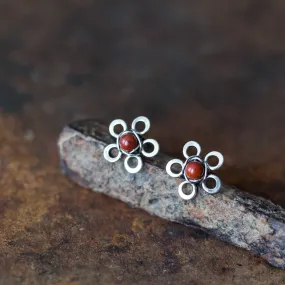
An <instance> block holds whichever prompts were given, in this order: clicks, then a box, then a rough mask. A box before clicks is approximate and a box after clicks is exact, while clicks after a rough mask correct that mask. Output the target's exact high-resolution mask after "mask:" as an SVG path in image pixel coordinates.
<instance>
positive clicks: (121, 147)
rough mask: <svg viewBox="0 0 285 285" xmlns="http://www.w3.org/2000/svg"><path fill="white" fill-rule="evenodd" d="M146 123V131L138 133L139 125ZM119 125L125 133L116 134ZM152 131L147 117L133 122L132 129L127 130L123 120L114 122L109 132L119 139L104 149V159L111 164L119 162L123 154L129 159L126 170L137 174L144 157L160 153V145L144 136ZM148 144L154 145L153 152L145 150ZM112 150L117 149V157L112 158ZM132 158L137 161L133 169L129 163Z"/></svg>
mask: <svg viewBox="0 0 285 285" xmlns="http://www.w3.org/2000/svg"><path fill="white" fill-rule="evenodd" d="M139 122H142V123H144V130H142V131H138V130H137V129H136V125H137V123H139ZM117 125H121V126H122V127H123V131H122V132H121V133H119V134H118V133H116V132H115V127H116V126H117ZM149 129H150V121H149V119H148V118H146V117H143V116H141V117H138V118H136V119H135V120H134V121H133V122H132V126H131V129H127V124H126V122H125V121H123V120H121V119H117V120H114V121H113V122H112V123H111V124H110V126H109V131H110V134H111V135H112V136H113V137H114V138H116V139H117V142H116V143H114V144H110V145H108V146H107V147H106V148H105V149H104V157H105V159H106V160H108V161H109V162H116V161H118V160H119V159H120V158H121V156H122V154H125V155H126V156H127V157H126V159H125V162H124V165H125V168H126V170H127V171H128V172H129V173H137V172H138V171H140V170H141V168H142V165H143V163H142V158H141V157H142V156H145V157H153V156H155V155H156V154H157V153H158V152H159V144H158V143H157V141H156V140H154V139H144V138H143V137H142V135H144V134H145V133H146V132H147V131H148V130H149ZM146 144H152V145H153V150H152V151H151V152H147V151H146V150H145V148H144V147H145V146H146ZM112 149H117V150H118V154H117V155H116V156H111V155H110V152H111V150H112ZM131 158H135V159H136V160H137V165H136V166H135V167H132V166H130V165H129V161H130V159H131Z"/></svg>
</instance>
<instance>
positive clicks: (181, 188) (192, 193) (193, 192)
mask: <svg viewBox="0 0 285 285" xmlns="http://www.w3.org/2000/svg"><path fill="white" fill-rule="evenodd" d="M186 184H190V185H191V187H192V192H191V193H190V194H185V193H184V192H183V186H184V185H186ZM178 193H179V195H180V197H181V198H182V199H184V200H190V199H193V198H194V197H195V196H196V193H197V187H196V185H195V184H193V183H190V182H188V181H184V182H182V183H181V184H180V185H179V187H178Z"/></svg>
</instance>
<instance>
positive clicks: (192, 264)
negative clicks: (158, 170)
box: [0, 0, 285, 285]
mask: <svg viewBox="0 0 285 285" xmlns="http://www.w3.org/2000/svg"><path fill="white" fill-rule="evenodd" d="M284 24H285V2H284V1H283V0H275V1H264V0H240V1H226V0H217V1H211V0H199V1H196V0H191V1H185V0H177V1H170V0H165V1H158V0H144V1H142V0H141V1H138V0H132V1H131V0H124V1H117V0H107V1H106V0H105V1H104V0H97V1H96V0H80V1H79V0H42V1H38V0H23V1H18V0H1V1H0V106H1V113H0V162H1V164H0V175H1V177H0V178H1V179H0V185H1V187H0V284H5V285H6V284H7V285H10V284H53V285H55V284H56V285H59V284H61V285H62V284H71V285H77V284H92V285H93V284H98V285H100V284H147V285H152V284H191V285H196V284H198V285H200V284H207V285H209V284H266V285H268V284H274V285H275V284H285V272H284V271H283V270H280V269H275V268H272V267H270V266H269V265H267V264H266V263H265V262H264V261H263V260H261V259H260V258H258V257H255V256H253V255H251V254H249V253H248V252H246V251H245V250H241V249H237V248H234V247H233V246H230V245H227V244H224V243H223V242H220V241H218V240H216V239H214V238H212V237H209V236H208V235H207V234H205V233H203V232H200V231H198V230H194V229H187V228H185V227H183V226H180V225H176V224H173V223H169V222H165V221H163V220H161V219H158V218H156V217H151V216H149V215H147V214H146V213H144V212H142V211H139V210H137V209H131V208H129V207H128V206H127V205H124V204H123V203H121V202H118V201H115V200H112V199H110V198H107V197H105V196H103V195H99V194H95V193H91V191H88V190H86V189H82V188H80V187H78V186H76V185H73V184H72V183H70V182H69V181H67V179H66V178H65V177H63V176H62V175H61V173H60V170H59V167H58V156H57V147H56V140H57V136H58V134H59V132H60V130H61V129H62V127H63V126H64V125H65V124H66V123H67V122H69V121H72V120H76V119H81V118H87V117H95V118H99V119H101V120H103V121H105V122H106V123H109V121H110V120H112V119H114V118H120V117H121V118H123V119H125V120H128V121H131V120H132V119H133V118H134V117H136V116H138V115H147V116H148V117H150V119H151V121H152V129H151V132H150V136H151V137H153V138H156V139H157V140H158V141H159V142H160V144H161V148H162V150H163V151H165V152H168V153H170V154H173V155H176V156H177V155H178V156H179V155H180V156H181V149H182V146H183V144H184V143H185V142H186V141H188V140H189V139H193V140H197V141H199V142H200V144H201V145H202V147H203V149H204V152H205V153H206V152H208V151H210V150H212V149H216V150H219V151H222V152H223V154H224V156H225V165H224V167H223V169H222V170H221V171H220V173H219V175H220V176H221V177H222V178H223V180H224V181H225V182H226V183H230V184H234V185H236V186H238V187H239V188H241V189H243V190H245V191H248V192H251V193H255V194H257V195H261V196H263V197H266V198H268V199H270V200H272V201H274V202H275V203H278V204H280V205H282V206H283V207H285V187H284V184H285V178H284V174H285V167H284V165H285V153H284V146H285V133H284V122H285V111H284V106H285V94H284V92H285V80H284V79H285V78H284V77H285V30H284Z"/></svg>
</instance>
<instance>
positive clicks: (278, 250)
mask: <svg viewBox="0 0 285 285" xmlns="http://www.w3.org/2000/svg"><path fill="white" fill-rule="evenodd" d="M111 141H112V138H111V137H110V136H109V135H108V128H106V127H105V126H104V125H102V124H100V123H98V122H96V121H93V120H84V121H79V122H75V123H73V124H71V125H70V126H68V127H66V128H65V129H64V130H63V132H62V134H61V136H60V139H59V142H58V144H59V149H60V157H61V165H62V170H63V171H64V172H65V173H66V174H67V175H68V176H69V177H70V178H71V179H72V180H74V181H75V182H77V183H79V184H80V185H82V186H84V187H87V188H90V189H92V190H94V191H98V192H102V193H104V194H107V195H109V196H111V197H113V198H117V199H120V200H122V201H124V202H126V203H128V204H129V205H130V206H132V207H140V208H142V209H144V210H146V211H147V212H149V213H150V214H154V215H157V216H159V217H161V218H164V219H167V220H170V221H175V222H178V223H181V224H184V225H186V226H195V227H198V228H200V229H203V230H205V231H207V232H208V233H211V234H213V235H215V236H216V237H218V238H220V239H222V240H224V241H227V242H230V243H231V244H234V245H236V246H239V247H242V248H245V249H248V250H250V251H252V252H253V253H255V254H258V255H260V256H261V257H262V258H264V259H266V260H267V261H268V262H269V263H270V264H272V265H274V266H277V267H281V268H285V250H284V243H285V211H284V210H283V209H282V208H281V207H280V206H277V205H275V204H273V203H272V202H270V201H267V200H265V199H263V198H260V197H256V196H253V195H248V194H246V193H243V192H241V191H239V190H237V189H234V188H232V187H230V186H223V187H222V189H221V191H220V193H218V194H216V195H209V194H207V193H204V191H203V190H202V189H199V194H198V195H197V197H196V198H195V199H194V200H191V201H184V200H182V199H181V198H180V197H179V195H178V193H177V186H178V184H179V183H180V182H181V181H180V180H181V179H173V178H170V177H169V176H168V175H167V173H166V172H165V164H166V161H167V160H168V159H169V158H168V157H167V156H164V155H162V154H160V155H159V156H157V157H155V158H152V159H151V160H148V161H147V162H146V163H145V165H144V169H143V171H141V172H139V173H137V174H135V175H134V174H129V173H127V172H126V171H125V169H124V166H123V162H122V160H121V161H119V162H117V163H109V162H107V161H106V160H105V159H104V157H103V149H104V147H105V146H106V145H107V144H108V143H110V142H111Z"/></svg>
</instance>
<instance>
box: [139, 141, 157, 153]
mask: <svg viewBox="0 0 285 285" xmlns="http://www.w3.org/2000/svg"><path fill="white" fill-rule="evenodd" d="M145 144H152V145H153V151H152V152H146V151H145V150H144V149H143V148H142V154H143V155H144V156H145V157H153V156H155V155H157V154H158V152H159V144H158V142H157V141H156V140H154V139H146V140H144V141H143V145H145Z"/></svg>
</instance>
